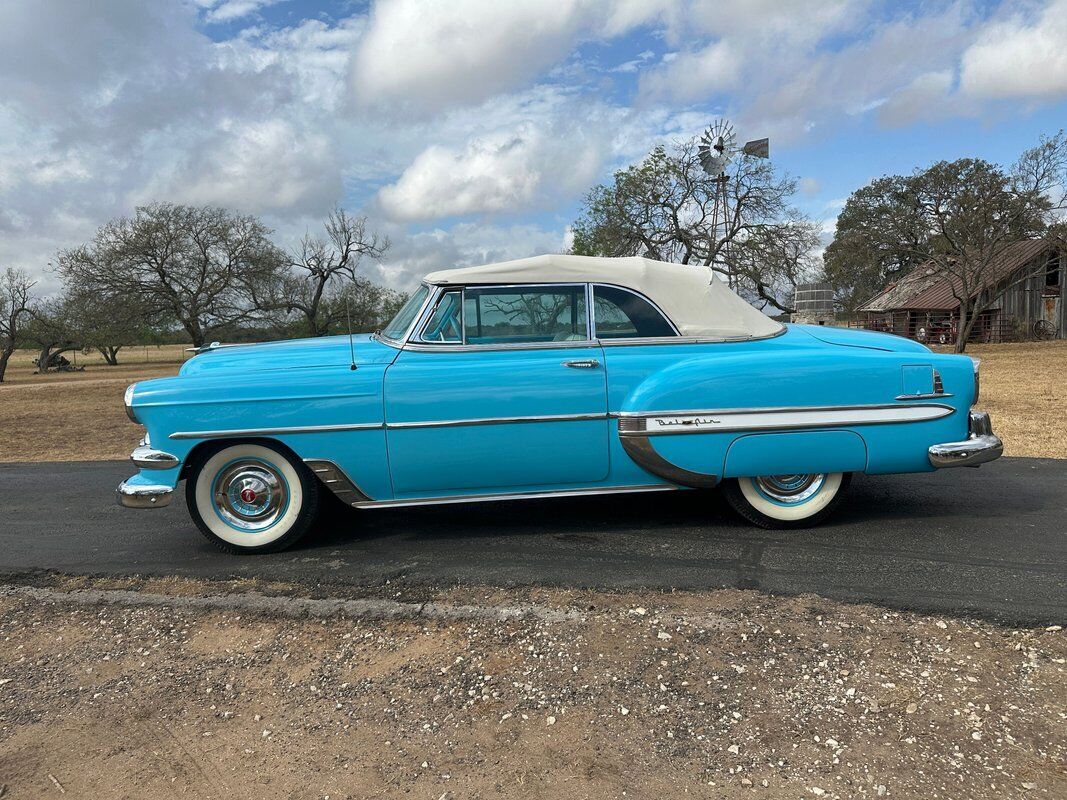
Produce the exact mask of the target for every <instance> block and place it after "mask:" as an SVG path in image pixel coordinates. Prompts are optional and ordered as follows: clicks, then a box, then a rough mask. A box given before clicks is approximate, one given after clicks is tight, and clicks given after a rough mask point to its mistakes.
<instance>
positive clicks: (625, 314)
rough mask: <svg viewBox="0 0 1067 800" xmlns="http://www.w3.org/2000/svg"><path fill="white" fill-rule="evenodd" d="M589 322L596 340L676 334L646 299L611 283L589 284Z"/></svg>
mask: <svg viewBox="0 0 1067 800" xmlns="http://www.w3.org/2000/svg"><path fill="white" fill-rule="evenodd" d="M593 323H594V329H595V332H596V333H595V335H596V338H598V339H636V338H642V339H643V338H646V337H661V336H677V335H678V333H677V332H676V331H675V330H674V328H673V327H671V324H670V323H669V322H668V321H667V319H666V318H665V317H664V316H663V315H662V314H661V313H660V312H659V311H657V310H656V308H655V306H653V305H652V304H651V303H650V302H648V301H647V300H645V299H644V298H643V297H640V296H639V295H636V294H634V293H633V292H629V291H627V290H625V289H619V288H617V287H615V286H594V287H593Z"/></svg>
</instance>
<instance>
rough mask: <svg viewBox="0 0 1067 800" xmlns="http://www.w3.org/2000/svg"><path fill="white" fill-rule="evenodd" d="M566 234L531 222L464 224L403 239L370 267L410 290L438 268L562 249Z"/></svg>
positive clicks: (389, 282)
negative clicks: (379, 261)
mask: <svg viewBox="0 0 1067 800" xmlns="http://www.w3.org/2000/svg"><path fill="white" fill-rule="evenodd" d="M567 237H568V230H567V229H566V228H565V227H563V226H561V227H560V228H559V229H558V230H553V229H545V228H542V227H540V226H538V225H532V224H515V225H493V224H483V223H470V222H461V223H458V224H456V225H452V226H451V227H449V228H448V229H444V228H435V229H433V230H431V231H425V232H422V233H416V234H412V235H407V236H403V237H398V238H396V239H394V245H393V247H391V248H390V250H389V252H388V253H387V254H386V257H385V258H384V259H383V260H382V262H381V263H380V264H371V265H368V267H367V269H368V273H369V274H370V275H371V276H372V277H373V278H375V279H376V280H379V281H381V282H382V283H385V284H386V285H388V286H392V287H394V288H396V289H402V290H405V291H407V290H410V289H412V288H414V287H415V286H416V285H418V282H419V280H421V279H422V277H423V276H424V275H426V273H428V272H433V271H434V270H438V269H449V268H451V267H463V266H470V265H476V264H489V263H492V262H495V261H507V260H510V259H513V258H525V257H527V256H534V255H540V254H542V253H558V252H560V251H562V250H563V249H564V248H565V247H566V246H567V244H568V242H567Z"/></svg>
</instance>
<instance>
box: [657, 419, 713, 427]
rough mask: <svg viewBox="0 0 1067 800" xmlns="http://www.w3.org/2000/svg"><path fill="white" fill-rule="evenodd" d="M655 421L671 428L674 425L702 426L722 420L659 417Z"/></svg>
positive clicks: (659, 424)
mask: <svg viewBox="0 0 1067 800" xmlns="http://www.w3.org/2000/svg"><path fill="white" fill-rule="evenodd" d="M655 422H656V424H657V425H658V426H659V427H661V428H669V427H672V426H674V425H686V426H691V427H695V428H700V427H703V426H705V425H719V424H721V422H722V421H721V420H717V419H715V418H714V417H657V418H656V420H655Z"/></svg>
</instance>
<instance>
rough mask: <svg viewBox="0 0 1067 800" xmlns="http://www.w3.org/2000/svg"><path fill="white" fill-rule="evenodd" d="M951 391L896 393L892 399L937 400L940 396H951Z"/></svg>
mask: <svg viewBox="0 0 1067 800" xmlns="http://www.w3.org/2000/svg"><path fill="white" fill-rule="evenodd" d="M952 396H953V395H952V392H928V393H927V394H898V395H897V396H896V397H895V398H893V399H894V400H938V399H940V398H942V397H952Z"/></svg>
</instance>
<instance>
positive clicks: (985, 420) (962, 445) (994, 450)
mask: <svg viewBox="0 0 1067 800" xmlns="http://www.w3.org/2000/svg"><path fill="white" fill-rule="evenodd" d="M968 427H969V429H970V436H968V437H967V440H966V441H963V442H946V443H945V444H935V445H934V446H933V447H931V448H930V450H929V458H930V465H931V466H933V467H935V468H936V469H946V468H948V467H977V466H978V465H979V464H984V463H986V462H987V461H992V460H993V459H996V458H1000V457H1001V455H1003V453H1004V443H1003V442H1002V441H1000V438H999V437H997V436H996V435H995V434H994V433H993V425H992V423H991V422H990V421H989V414H987V413H986V412H984V411H972V412H971V414H970V417H969V421H968Z"/></svg>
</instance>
